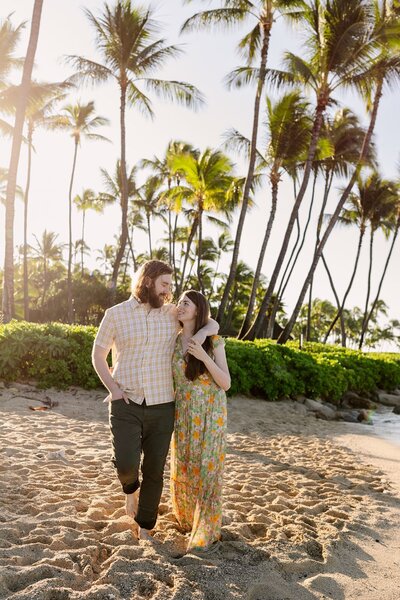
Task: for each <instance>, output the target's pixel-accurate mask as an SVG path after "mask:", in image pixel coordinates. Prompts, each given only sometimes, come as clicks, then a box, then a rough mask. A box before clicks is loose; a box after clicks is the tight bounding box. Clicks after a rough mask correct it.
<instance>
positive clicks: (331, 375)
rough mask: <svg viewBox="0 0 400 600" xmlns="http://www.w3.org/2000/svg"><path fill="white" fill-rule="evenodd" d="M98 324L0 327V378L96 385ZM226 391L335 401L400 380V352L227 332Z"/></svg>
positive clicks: (389, 387)
mask: <svg viewBox="0 0 400 600" xmlns="http://www.w3.org/2000/svg"><path fill="white" fill-rule="evenodd" d="M95 334H96V328H95V327H87V326H82V325H63V324H59V323H51V324H45V325H39V324H36V323H27V322H24V321H14V322H12V323H10V324H8V325H3V326H0V379H3V380H5V381H29V380H34V381H36V382H37V384H38V385H39V386H40V387H44V388H46V387H50V386H54V387H58V388H66V387H68V386H69V385H77V386H81V387H83V388H87V389H90V388H96V387H98V386H99V381H98V378H97V375H96V374H95V372H94V371H93V368H92V364H91V349H92V344H93V340H94V336H95ZM226 352H227V357H228V364H229V368H230V372H231V376H232V387H231V389H230V392H229V393H230V394H237V393H241V394H248V395H253V396H258V397H262V398H267V399H268V400H276V399H278V398H282V397H287V396H295V395H297V394H305V395H307V396H309V397H321V398H325V399H329V400H330V401H333V402H337V401H338V400H339V399H340V398H341V396H342V395H343V393H344V392H345V391H347V390H350V389H351V390H354V391H359V392H373V391H374V390H376V389H377V388H381V389H386V390H392V389H394V388H396V387H400V355H399V354H378V353H369V354H364V353H362V352H357V351H355V350H348V349H344V348H340V347H338V346H325V345H323V344H305V345H304V347H303V350H299V349H298V348H297V347H296V345H295V344H294V343H289V344H287V345H286V346H280V345H278V344H276V343H275V342H272V341H270V340H257V341H256V342H241V341H238V340H235V339H228V340H227V343H226Z"/></svg>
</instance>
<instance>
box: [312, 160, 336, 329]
mask: <svg viewBox="0 0 400 600" xmlns="http://www.w3.org/2000/svg"><path fill="white" fill-rule="evenodd" d="M333 176H334V171H333V169H331V171H329V169H327V170H326V173H325V186H324V197H323V200H322V205H321V210H320V211H319V217H318V223H317V235H316V240H315V247H314V252H315V251H316V249H317V247H318V244H319V241H320V235H321V228H322V221H323V218H324V213H325V207H326V204H327V202H328V196H329V192H330V190H331V187H332V181H333ZM323 260H324V265H325V269H326V271H327V273H328V277H329V279H331V274H330V272H329V269H328V265H326V262H325V259H324V258H323ZM313 281H314V276H313V277H312V278H311V283H310V295H309V302H308V312H307V332H308V333H307V335H308V336H309V331H310V329H311V318H312V287H313ZM332 284H333V280H332V283H331V287H332ZM332 290H333V291H334V294H336V290H334V287H332ZM337 306H338V308H339V307H340V302H339V303H338V304H337ZM340 322H341V323H342V322H343V318H342V317H341V318H340ZM306 339H307V340H308V339H309V337H307V338H306Z"/></svg>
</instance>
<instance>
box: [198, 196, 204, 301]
mask: <svg viewBox="0 0 400 600" xmlns="http://www.w3.org/2000/svg"><path fill="white" fill-rule="evenodd" d="M198 230H199V233H198V236H199V238H198V239H199V242H198V245H197V277H198V280H199V287H200V291H201V293H202V294H204V285H203V278H202V275H201V255H202V252H203V207H202V202H201V200H200V206H199V227H198Z"/></svg>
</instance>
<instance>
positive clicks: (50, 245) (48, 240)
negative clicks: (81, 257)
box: [31, 229, 62, 309]
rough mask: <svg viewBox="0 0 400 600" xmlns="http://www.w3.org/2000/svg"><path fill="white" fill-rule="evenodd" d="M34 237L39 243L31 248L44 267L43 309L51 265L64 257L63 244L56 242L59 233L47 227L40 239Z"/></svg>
mask: <svg viewBox="0 0 400 600" xmlns="http://www.w3.org/2000/svg"><path fill="white" fill-rule="evenodd" d="M33 237H34V238H35V240H36V244H37V245H36V247H31V250H32V251H33V254H34V255H35V256H36V260H37V261H38V262H39V263H40V264H41V266H42V268H43V289H42V297H41V308H42V309H43V307H44V303H45V300H46V294H47V291H48V286H49V280H48V272H49V266H50V265H51V263H53V262H57V261H60V260H61V259H62V245H61V244H57V243H56V240H57V238H58V235H57V234H56V233H53V232H52V231H47V230H46V229H45V230H44V232H43V234H42V237H41V238H40V239H38V238H37V237H36V235H34V236H33Z"/></svg>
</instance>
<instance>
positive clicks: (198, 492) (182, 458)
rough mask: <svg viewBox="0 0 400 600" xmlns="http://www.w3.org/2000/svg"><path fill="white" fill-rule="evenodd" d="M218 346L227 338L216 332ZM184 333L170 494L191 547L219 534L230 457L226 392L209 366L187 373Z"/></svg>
mask: <svg viewBox="0 0 400 600" xmlns="http://www.w3.org/2000/svg"><path fill="white" fill-rule="evenodd" d="M212 342H213V346H214V348H216V347H217V346H218V345H219V344H223V343H224V341H223V339H222V338H221V337H220V336H213V337H212ZM185 366H186V364H185V359H184V355H183V350H182V341H181V336H180V335H179V336H178V338H177V342H176V346H175V352H174V356H173V360H172V370H173V376H174V385H175V402H176V412H175V431H174V435H173V438H172V446H171V495H172V504H173V509H174V514H175V517H176V518H177V520H178V522H179V524H180V526H181V527H182V529H184V530H185V531H190V532H191V535H190V539H189V543H188V547H187V549H188V550H191V549H193V548H205V547H207V546H209V545H210V544H212V543H213V542H214V541H216V540H218V539H219V538H220V533H221V521H222V480H223V470H224V461H225V438H226V395H225V392H224V390H222V389H221V388H220V387H219V386H218V385H217V384H216V383H215V382H214V380H213V378H212V377H211V375H210V374H209V373H208V371H206V372H205V373H204V374H203V375H200V376H199V377H198V378H196V379H195V380H194V381H190V380H189V379H187V378H186V376H185Z"/></svg>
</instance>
